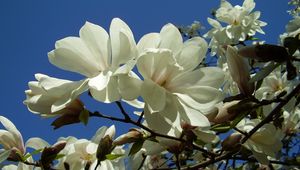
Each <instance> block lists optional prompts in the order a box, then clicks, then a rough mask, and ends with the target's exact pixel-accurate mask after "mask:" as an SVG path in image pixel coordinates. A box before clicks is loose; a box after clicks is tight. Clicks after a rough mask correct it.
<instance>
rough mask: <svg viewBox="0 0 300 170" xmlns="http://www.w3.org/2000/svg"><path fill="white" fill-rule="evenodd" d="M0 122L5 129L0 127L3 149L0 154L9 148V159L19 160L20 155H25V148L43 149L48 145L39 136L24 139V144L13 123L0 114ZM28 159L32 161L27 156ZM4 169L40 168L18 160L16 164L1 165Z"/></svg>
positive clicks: (25, 169) (0, 143)
mask: <svg viewBox="0 0 300 170" xmlns="http://www.w3.org/2000/svg"><path fill="white" fill-rule="evenodd" d="M0 122H1V124H2V125H3V126H4V127H5V129H6V130H3V129H0V145H1V146H2V147H3V149H0V154H1V153H2V152H3V151H5V150H6V151H7V150H10V151H11V153H10V155H9V157H8V158H9V159H11V160H15V161H20V160H21V157H22V156H24V155H25V153H26V148H32V149H34V150H38V149H44V148H45V147H47V146H50V145H49V144H48V143H47V142H46V141H44V140H43V139H41V138H30V139H28V140H27V141H26V144H25V145H24V142H23V137H22V135H21V133H20V132H19V130H18V129H17V128H16V127H15V125H14V124H13V123H12V122H11V121H10V120H8V119H7V118H5V117H4V116H0ZM27 160H28V161H33V159H32V157H28V158H27ZM3 169H4V170H17V169H18V170H29V169H35V170H40V168H38V167H37V168H34V166H32V165H26V164H24V163H22V162H19V163H18V165H7V166H4V167H3Z"/></svg>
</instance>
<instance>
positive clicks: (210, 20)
mask: <svg viewBox="0 0 300 170" xmlns="http://www.w3.org/2000/svg"><path fill="white" fill-rule="evenodd" d="M207 22H208V23H209V24H210V25H211V26H213V27H214V28H222V25H221V24H220V23H219V21H217V20H215V19H212V18H207Z"/></svg>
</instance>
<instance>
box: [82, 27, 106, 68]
mask: <svg viewBox="0 0 300 170" xmlns="http://www.w3.org/2000/svg"><path fill="white" fill-rule="evenodd" d="M79 35H80V38H81V39H82V40H83V41H84V43H85V44H86V46H87V48H88V49H89V50H90V52H91V53H92V54H93V55H92V57H94V58H93V61H94V62H95V63H96V64H97V67H98V68H100V70H102V71H103V70H106V69H107V68H108V66H109V64H110V60H111V58H110V57H111V47H110V39H109V36H108V34H107V32H106V31H105V30H104V29H103V28H102V27H100V26H98V25H95V24H92V23H90V22H86V23H85V24H84V26H83V27H82V28H81V29H80V31H79Z"/></svg>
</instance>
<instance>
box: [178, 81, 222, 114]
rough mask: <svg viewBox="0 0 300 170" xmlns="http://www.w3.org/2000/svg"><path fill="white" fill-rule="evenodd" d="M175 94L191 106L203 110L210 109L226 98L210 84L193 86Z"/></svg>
mask: <svg viewBox="0 0 300 170" xmlns="http://www.w3.org/2000/svg"><path fill="white" fill-rule="evenodd" d="M174 94H175V95H177V96H178V97H179V98H180V100H181V101H182V102H183V103H185V104H186V105H188V106H189V107H191V108H193V109H196V110H200V111H203V112H207V111H209V110H210V109H212V108H213V106H214V105H215V104H216V103H218V102H220V101H221V100H222V99H223V98H224V96H223V94H222V93H221V92H220V91H219V90H217V89H215V88H212V87H208V86H192V87H189V88H185V89H181V90H179V91H178V93H174Z"/></svg>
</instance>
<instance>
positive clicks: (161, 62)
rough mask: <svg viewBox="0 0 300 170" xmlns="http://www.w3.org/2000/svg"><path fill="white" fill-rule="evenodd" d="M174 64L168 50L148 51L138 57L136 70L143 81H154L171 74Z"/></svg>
mask: <svg viewBox="0 0 300 170" xmlns="http://www.w3.org/2000/svg"><path fill="white" fill-rule="evenodd" d="M175 62H176V61H175V59H174V58H173V55H172V52H171V51H170V50H166V49H148V50H147V52H146V53H144V54H143V55H142V56H140V57H139V59H138V61H137V68H138V70H139V72H140V73H141V75H142V76H143V77H144V79H146V78H148V79H152V80H154V81H156V80H159V79H163V78H164V77H162V76H168V74H171V71H173V70H172V69H173V68H172V67H175ZM165 78H166V77H165Z"/></svg>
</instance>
